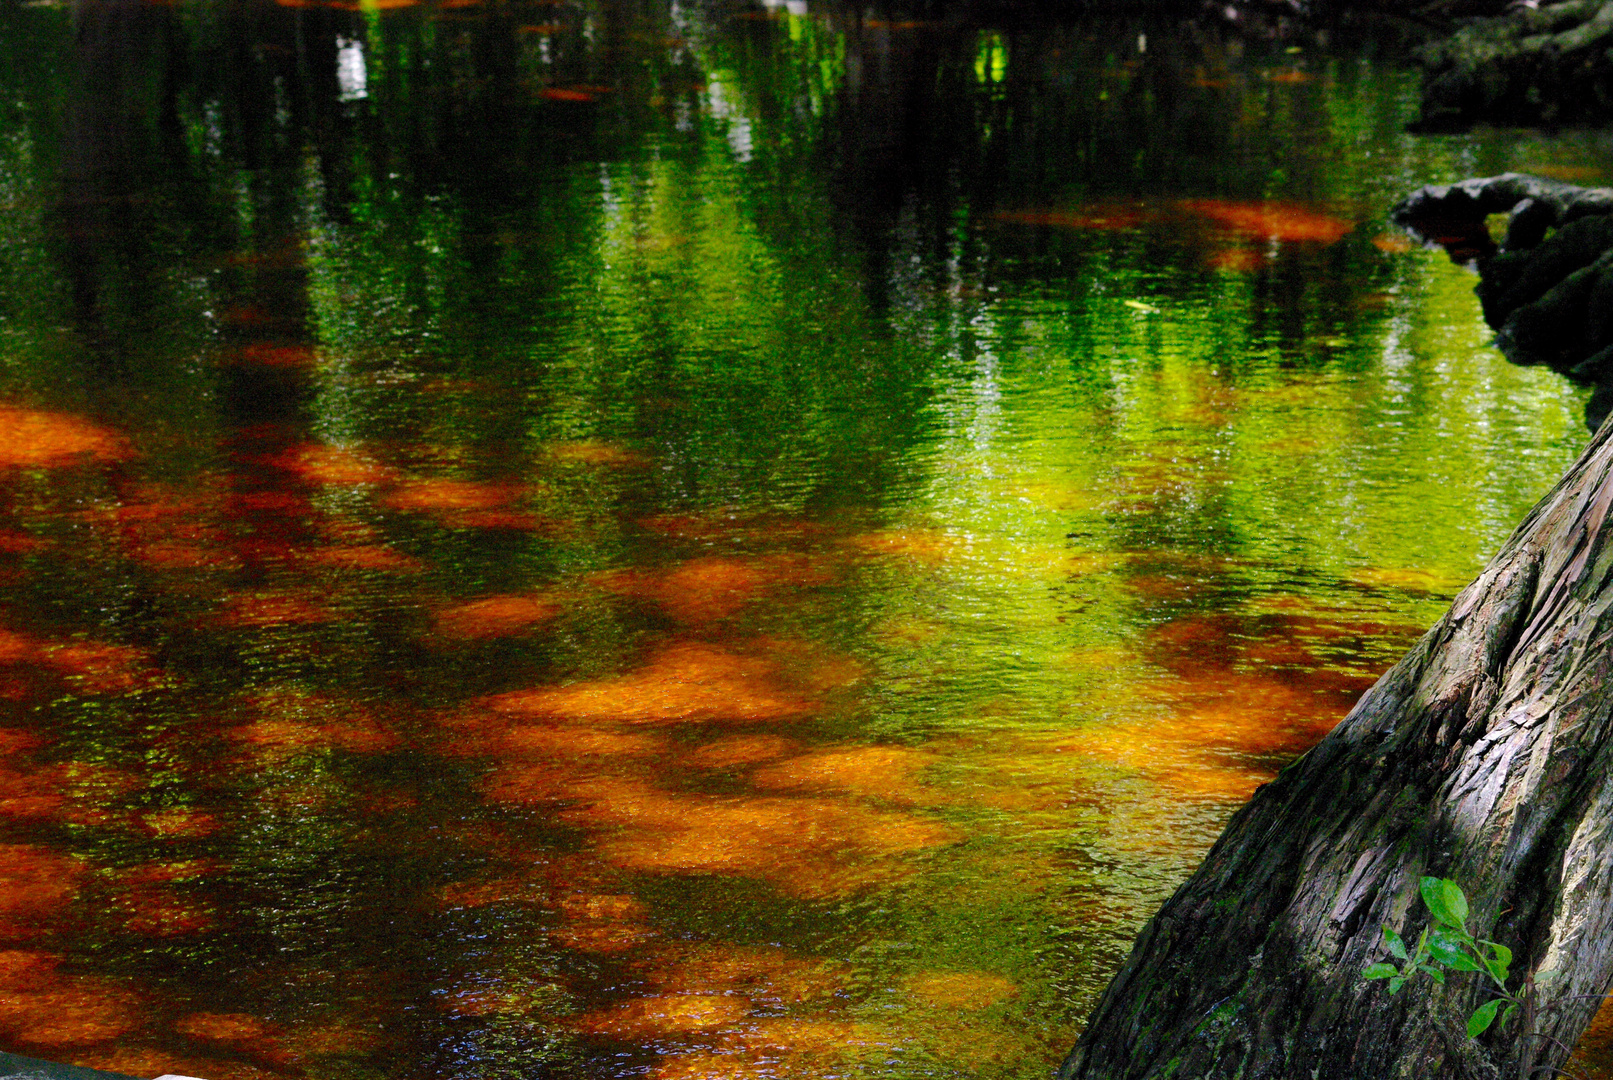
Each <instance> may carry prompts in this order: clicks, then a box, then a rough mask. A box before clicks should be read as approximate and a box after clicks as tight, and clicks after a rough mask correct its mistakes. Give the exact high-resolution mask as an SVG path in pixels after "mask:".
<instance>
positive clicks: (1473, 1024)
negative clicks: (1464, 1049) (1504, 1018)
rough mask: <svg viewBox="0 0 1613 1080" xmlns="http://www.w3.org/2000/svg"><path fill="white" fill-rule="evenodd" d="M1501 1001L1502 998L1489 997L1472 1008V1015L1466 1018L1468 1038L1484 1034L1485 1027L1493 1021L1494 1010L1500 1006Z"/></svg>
mask: <svg viewBox="0 0 1613 1080" xmlns="http://www.w3.org/2000/svg"><path fill="white" fill-rule="evenodd" d="M1502 1001H1503V999H1502V998H1491V999H1490V1000H1489V1001H1486V1002H1485V1003H1484V1004H1483V1005H1480V1006H1479V1007H1478V1008H1476V1009H1474V1010H1473V1015H1472V1016H1470V1017H1468V1018H1467V1037H1468V1038H1470V1039H1476V1038H1478V1037H1479V1036H1480V1035H1483V1034H1484V1032H1485V1029H1486V1028H1488V1027H1489V1026H1490V1024H1491V1023H1493V1022H1494V1021H1495V1010H1497V1009H1499V1008H1500V1007H1501V1004H1502Z"/></svg>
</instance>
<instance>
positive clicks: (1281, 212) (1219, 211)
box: [1181, 199, 1354, 244]
mask: <svg viewBox="0 0 1613 1080" xmlns="http://www.w3.org/2000/svg"><path fill="white" fill-rule="evenodd" d="M1181 206H1182V208H1183V209H1184V210H1187V211H1189V212H1190V213H1194V214H1198V215H1200V216H1201V217H1207V218H1209V219H1210V220H1211V221H1214V222H1216V223H1217V224H1219V225H1222V226H1224V227H1226V228H1228V229H1231V230H1232V231H1234V232H1240V233H1248V234H1249V235H1251V236H1255V237H1259V238H1261V239H1266V240H1280V241H1283V242H1285V243H1287V242H1312V243H1321V244H1331V243H1334V242H1335V241H1337V240H1340V239H1342V238H1343V237H1344V236H1345V234H1347V233H1348V232H1349V231H1350V230H1351V229H1352V228H1354V226H1353V225H1352V224H1350V222H1348V221H1341V220H1340V219H1338V218H1335V217H1329V216H1327V215H1326V214H1321V213H1318V212H1317V211H1315V210H1311V209H1309V208H1308V207H1304V206H1299V205H1296V204H1293V203H1282V202H1258V203H1254V202H1249V203H1245V202H1227V201H1224V200H1221V199H1186V200H1184V201H1183V202H1182V204H1181Z"/></svg>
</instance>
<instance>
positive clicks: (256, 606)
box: [217, 592, 341, 629]
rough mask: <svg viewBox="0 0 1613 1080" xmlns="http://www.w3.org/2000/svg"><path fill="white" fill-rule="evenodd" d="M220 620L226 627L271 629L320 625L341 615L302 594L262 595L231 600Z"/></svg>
mask: <svg viewBox="0 0 1613 1080" xmlns="http://www.w3.org/2000/svg"><path fill="white" fill-rule="evenodd" d="M217 618H218V621H219V623H221V624H222V625H224V626H230V627H238V628H256V629H265V628H268V627H271V626H317V625H320V624H322V623H330V622H335V621H336V620H337V619H339V618H341V616H340V615H338V614H337V613H336V612H334V611H332V610H331V609H330V608H328V607H326V606H325V605H324V604H321V603H319V602H318V601H316V600H313V599H310V598H309V597H308V596H305V595H302V594H300V593H290V592H259V593H246V594H242V595H237V596H231V597H229V598H228V599H226V600H225V601H224V607H223V609H222V610H221V611H220V612H219V614H218V616H217Z"/></svg>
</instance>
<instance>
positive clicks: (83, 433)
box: [0, 405, 132, 468]
mask: <svg viewBox="0 0 1613 1080" xmlns="http://www.w3.org/2000/svg"><path fill="white" fill-rule="evenodd" d="M131 453H132V451H131V448H130V446H129V444H128V441H127V440H125V439H124V438H123V436H121V435H119V434H117V433H116V432H115V431H112V430H111V429H110V428H104V427H101V426H100V425H98V424H94V423H92V422H90V421H88V420H85V419H83V418H82V417H77V416H72V415H69V414H67V413H55V412H42V411H39V410H36V409H19V408H15V407H13V406H9V405H0V468H44V467H59V466H63V465H71V464H73V463H74V462H75V461H93V462H101V463H105V462H113V461H122V460H124V459H126V458H128V457H130V456H131Z"/></svg>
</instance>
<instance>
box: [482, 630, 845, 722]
mask: <svg viewBox="0 0 1613 1080" xmlns="http://www.w3.org/2000/svg"><path fill="white" fill-rule="evenodd" d="M483 704H484V705H486V706H487V707H488V708H491V709H494V710H496V711H498V712H503V713H509V714H512V715H515V716H530V717H544V716H548V717H561V718H566V719H572V720H619V721H625V722H630V723H675V722H677V721H682V720H729V721H762V720H786V719H791V718H794V717H799V716H804V715H806V714H808V713H810V712H811V711H812V710H813V708H814V703H813V702H812V701H810V700H809V699H807V698H806V697H804V696H802V695H799V694H796V693H792V692H791V691H789V690H787V689H785V688H784V687H782V686H780V685H778V683H777V670H776V668H775V666H774V665H772V664H770V663H768V662H767V661H765V660H759V659H754V658H751V657H746V656H741V655H738V654H736V653H732V652H729V651H727V650H725V649H720V648H718V647H716V646H714V645H702V644H687V645H674V646H672V647H671V648H669V649H666V650H665V651H664V652H662V653H661V654H660V655H659V656H657V657H656V658H655V659H654V660H652V661H651V662H650V663H649V664H647V665H645V666H644V667H642V668H639V669H638V670H636V671H632V672H629V673H627V674H625V675H618V676H614V677H611V678H606V679H598V680H594V681H591V682H580V683H572V684H571V685H569V686H559V687H543V688H539V689H535V690H517V691H514V692H512V693H507V694H497V695H494V696H493V697H490V698H485V699H483Z"/></svg>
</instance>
